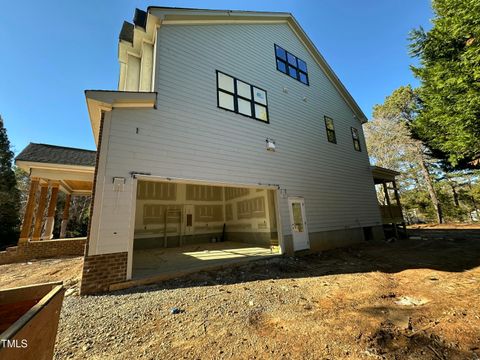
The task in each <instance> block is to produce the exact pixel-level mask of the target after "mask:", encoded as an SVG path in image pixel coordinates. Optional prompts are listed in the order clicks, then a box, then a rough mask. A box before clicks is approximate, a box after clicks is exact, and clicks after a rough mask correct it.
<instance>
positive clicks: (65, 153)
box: [15, 143, 96, 166]
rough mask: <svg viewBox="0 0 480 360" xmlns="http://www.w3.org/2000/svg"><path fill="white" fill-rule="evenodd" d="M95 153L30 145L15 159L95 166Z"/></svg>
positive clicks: (68, 148)
mask: <svg viewBox="0 0 480 360" xmlns="http://www.w3.org/2000/svg"><path fill="white" fill-rule="evenodd" d="M95 158H96V151H93V150H85V149H77V148H71V147H65V146H56V145H48V144H35V143H30V144H28V146H27V147H26V148H25V149H23V150H22V151H21V152H20V154H18V155H17V157H16V158H15V160H16V161H33V162H41V163H49V164H63V165H80V166H95Z"/></svg>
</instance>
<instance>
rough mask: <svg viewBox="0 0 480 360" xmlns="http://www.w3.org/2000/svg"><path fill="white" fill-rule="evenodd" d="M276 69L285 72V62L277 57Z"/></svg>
mask: <svg viewBox="0 0 480 360" xmlns="http://www.w3.org/2000/svg"><path fill="white" fill-rule="evenodd" d="M277 70H280V71H281V72H283V73H287V64H285V63H284V62H283V61H282V60H279V59H277Z"/></svg>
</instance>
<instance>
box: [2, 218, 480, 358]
mask: <svg viewBox="0 0 480 360" xmlns="http://www.w3.org/2000/svg"><path fill="white" fill-rule="evenodd" d="M434 230H435V231H434V232H433V233H432V229H431V228H430V229H428V228H427V229H412V233H414V236H416V240H402V241H398V242H394V243H381V244H380V245H379V244H366V245H364V246H361V247H358V248H350V249H337V250H332V251H328V252H324V253H321V254H318V255H308V256H304V257H298V258H283V257H282V258H274V259H269V260H261V261H258V262H252V263H249V264H246V265H243V266H241V267H238V268H232V269H227V270H223V271H220V272H212V273H199V274H197V275H195V276H190V277H188V278H184V279H177V280H173V281H169V282H164V283H162V284H157V285H154V286H149V287H140V288H134V289H130V290H125V291H119V292H115V293H111V294H105V295H101V296H86V297H78V296H76V295H70V296H67V297H66V298H65V301H64V304H63V308H62V314H61V320H60V326H59V332H58V337H57V345H56V354H55V358H56V359H69V358H75V359H80V358H89V359H111V358H113V359H136V358H145V359H182V358H183V359H445V360H447V359H480V227H477V228H472V227H469V228H468V229H458V228H456V229H451V228H448V229H445V228H443V229H439V228H438V227H436V228H435V229H434ZM5 269H6V270H7V271H8V275H7V274H6V272H5ZM15 269H17V270H15ZM80 269H81V260H79V259H78V258H71V259H67V260H64V261H60V262H52V261H50V262H47V261H44V262H35V263H33V264H31V265H24V264H17V265H2V266H0V287H7V286H5V284H7V285H9V286H11V285H12V284H15V285H18V284H17V283H16V282H15V280H12V278H11V277H12V276H20V277H19V278H18V279H20V281H23V283H22V284H25V283H26V282H30V281H31V282H37V281H46V280H49V279H52V280H57V279H60V278H62V276H64V277H65V278H68V279H70V280H71V279H77V278H78V276H79V271H80ZM33 274H34V276H35V278H33V277H32V280H30V276H31V275H33ZM23 275H25V276H26V278H25V277H23ZM173 308H176V310H178V313H176V314H173V313H172V309H173ZM174 312H175V311H174Z"/></svg>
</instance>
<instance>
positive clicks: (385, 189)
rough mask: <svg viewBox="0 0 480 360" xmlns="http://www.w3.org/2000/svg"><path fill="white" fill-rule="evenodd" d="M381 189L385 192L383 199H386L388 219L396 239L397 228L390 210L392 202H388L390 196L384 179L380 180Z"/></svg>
mask: <svg viewBox="0 0 480 360" xmlns="http://www.w3.org/2000/svg"><path fill="white" fill-rule="evenodd" d="M382 185H383V191H384V192H385V199H386V200H387V206H388V212H389V214H390V220H392V223H391V224H392V226H393V231H394V232H395V237H396V238H397V239H398V229H397V224H396V223H395V220H394V219H393V212H392V203H391V202H390V196H389V195H388V187H387V183H386V182H385V180H383V181H382Z"/></svg>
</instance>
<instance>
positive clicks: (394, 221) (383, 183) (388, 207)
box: [372, 166, 407, 238]
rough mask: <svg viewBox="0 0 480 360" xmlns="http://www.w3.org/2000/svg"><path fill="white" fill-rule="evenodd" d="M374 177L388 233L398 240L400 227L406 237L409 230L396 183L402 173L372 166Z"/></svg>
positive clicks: (383, 220) (384, 224)
mask: <svg viewBox="0 0 480 360" xmlns="http://www.w3.org/2000/svg"><path fill="white" fill-rule="evenodd" d="M372 175H373V181H374V184H375V189H376V192H377V199H378V203H379V204H378V206H379V207H380V213H381V216H382V222H383V226H384V228H385V230H386V232H388V231H391V232H392V234H391V235H393V236H395V237H396V238H398V237H399V227H400V228H401V229H402V230H401V231H402V232H403V235H406V234H407V229H406V225H405V220H404V219H403V213H402V206H401V203H400V195H399V193H398V187H397V183H396V181H395V177H396V176H398V175H400V173H399V172H397V171H394V170H390V169H386V168H382V167H379V166H372Z"/></svg>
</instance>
